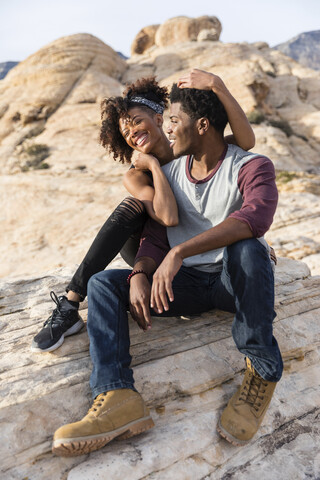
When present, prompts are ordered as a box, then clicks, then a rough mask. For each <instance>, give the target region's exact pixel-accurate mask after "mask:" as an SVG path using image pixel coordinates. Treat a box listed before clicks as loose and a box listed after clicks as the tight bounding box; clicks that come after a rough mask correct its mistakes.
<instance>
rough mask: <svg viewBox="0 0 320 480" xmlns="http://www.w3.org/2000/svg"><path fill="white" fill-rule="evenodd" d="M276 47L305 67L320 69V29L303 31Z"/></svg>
mask: <svg viewBox="0 0 320 480" xmlns="http://www.w3.org/2000/svg"><path fill="white" fill-rule="evenodd" d="M274 48H275V49H276V50H280V51H281V52H282V53H284V54H285V55H288V56H289V57H291V58H293V59H294V60H296V61H297V62H299V63H301V65H304V66H305V67H309V68H313V69H314V70H320V30H314V31H313V32H304V33H301V34H300V35H298V36H297V37H294V38H292V39H291V40H288V41H287V42H284V43H281V44H280V45H276V46H275V47H274Z"/></svg>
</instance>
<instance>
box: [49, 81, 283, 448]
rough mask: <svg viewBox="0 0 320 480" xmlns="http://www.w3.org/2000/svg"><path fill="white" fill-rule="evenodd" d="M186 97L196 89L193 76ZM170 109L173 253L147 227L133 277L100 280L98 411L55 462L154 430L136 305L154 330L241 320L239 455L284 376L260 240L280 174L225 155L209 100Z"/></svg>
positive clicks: (226, 419) (242, 154)
mask: <svg viewBox="0 0 320 480" xmlns="http://www.w3.org/2000/svg"><path fill="white" fill-rule="evenodd" d="M184 86H187V87H192V77H191V78H190V81H189V82H188V83H187V84H185V85H184ZM170 100H171V111H170V126H169V130H168V133H169V136H170V139H171V140H172V148H173V153H174V156H175V157H179V158H177V159H176V160H174V161H173V162H171V163H169V164H167V165H165V166H164V167H163V170H164V172H165V174H166V176H167V178H168V180H169V183H170V186H171V188H172V190H173V193H174V195H175V197H176V200H177V204H178V207H179V225H178V226H176V227H171V228H168V229H167V234H168V239H169V243H170V247H171V249H170V251H169V252H168V253H167V254H165V253H166V252H165V248H166V247H165V246H163V245H161V242H159V238H156V240H155V241H154V240H153V238H155V237H158V235H157V228H160V227H152V226H150V225H149V232H148V231H147V232H146V234H145V238H144V241H143V242H142V245H141V248H140V251H139V253H138V255H137V259H136V263H135V268H134V271H133V272H132V273H130V271H128V270H108V271H104V272H101V273H99V274H97V275H95V276H94V277H92V279H91V280H90V282H89V289H88V310H89V313H88V333H89V337H90V353H91V357H92V361H93V372H92V375H91V379H90V385H91V388H92V392H93V397H94V403H93V406H92V408H91V409H90V410H89V412H88V414H87V415H86V416H85V417H84V418H83V419H82V420H81V421H79V422H76V423H73V424H69V425H65V426H63V427H61V428H59V429H58V430H57V431H56V433H55V436H54V443H53V452H55V453H57V454H60V455H76V454H83V453H88V452H90V451H93V450H96V449H97V448H101V447H102V446H103V445H105V444H106V443H108V442H109V441H110V440H112V439H113V438H115V437H118V438H119V437H121V438H127V437H129V436H132V435H135V434H137V433H139V432H141V431H144V430H147V429H148V428H151V427H152V426H153V421H152V419H151V417H150V415H149V411H148V409H147V408H146V406H145V405H144V402H143V400H142V398H141V396H140V395H139V393H138V392H137V391H136V390H135V388H134V379H133V372H132V370H131V369H130V362H131V357H130V354H129V346H130V340H129V331H128V317H127V309H128V304H129V307H130V311H131V313H132V315H133V317H134V319H135V320H136V321H137V322H138V324H139V325H140V327H141V328H143V329H144V330H146V329H147V328H148V327H150V325H151V319H150V314H152V315H163V316H176V315H183V314H196V313H200V312H204V311H207V310H210V309H212V308H220V309H223V310H227V311H230V312H234V313H235V318H234V322H233V325H232V334H233V338H234V340H235V343H236V345H237V347H238V349H239V350H240V352H242V353H243V354H244V355H245V357H246V364H247V369H246V372H245V376H244V380H243V383H242V386H241V388H240V389H239V390H238V391H237V392H236V393H235V395H234V396H233V397H232V398H231V400H230V401H229V403H228V406H227V407H226V409H225V410H224V412H223V413H222V416H221V419H220V421H219V424H218V431H219V432H220V434H221V435H222V436H223V437H225V438H226V439H227V440H228V441H230V442H231V443H233V444H235V445H243V444H245V443H247V442H248V441H250V440H251V438H252V437H253V436H254V434H255V433H256V432H257V430H258V428H259V426H260V424H261V422H262V419H263V417H264V414H265V412H266V410H267V407H268V405H269V403H270V400H271V397H272V394H273V391H274V388H275V386H276V382H277V381H279V379H280V377H281V374H282V368H283V366H282V359H281V354H280V351H279V348H278V345H277V342H276V340H275V338H274V337H273V334H272V322H273V319H274V317H275V312H274V279H273V272H272V268H271V262H270V257H269V253H268V246H267V244H266V242H265V241H264V239H263V238H262V236H263V234H264V233H265V232H266V231H267V230H268V228H269V227H270V225H271V223H272V219H273V214H274V211H275V208H276V204H277V190H276V186H275V174H274V168H273V165H272V163H271V162H270V160H268V159H267V158H265V157H261V156H257V155H256V154H252V153H248V152H246V151H244V150H242V149H240V148H239V147H236V146H234V145H230V146H228V147H227V146H226V145H225V142H224V139H223V131H224V128H225V126H226V123H227V115H226V112H225V110H224V107H223V106H222V104H221V102H220V101H219V99H218V98H217V96H216V95H215V94H214V93H213V92H212V91H211V90H195V89H192V88H182V89H181V88H178V86H177V85H174V86H173V88H172V91H171V96H170ZM187 154H189V155H188V156H186V155H187ZM160 234H161V232H160ZM163 257H164V259H163V261H162V262H161V258H163ZM160 262H161V263H160ZM159 263H160V266H159V267H158V268H157V270H156V267H157V265H158V264H159ZM155 270H156V272H155V274H154V275H153V278H152V277H151V275H152V273H153V272H154V271H155ZM150 283H152V287H151V285H150ZM129 285H130V286H129ZM128 298H129V302H128ZM149 301H150V306H151V308H152V310H151V312H150V309H149Z"/></svg>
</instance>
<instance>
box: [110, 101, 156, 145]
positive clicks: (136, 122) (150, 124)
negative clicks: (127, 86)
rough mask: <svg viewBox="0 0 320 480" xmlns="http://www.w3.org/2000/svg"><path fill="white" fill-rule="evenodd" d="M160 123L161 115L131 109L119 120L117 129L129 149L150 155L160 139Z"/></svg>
mask: <svg viewBox="0 0 320 480" xmlns="http://www.w3.org/2000/svg"><path fill="white" fill-rule="evenodd" d="M162 123H163V117H162V115H160V114H158V113H153V112H152V111H151V110H150V113H149V111H146V110H145V109H144V108H140V107H133V108H130V110H129V111H128V115H127V117H123V118H120V120H119V128H120V132H121V134H122V136H123V138H124V139H125V141H126V142H127V144H128V145H129V147H131V148H133V149H134V150H138V151H139V152H142V153H152V151H153V148H154V147H155V145H156V144H157V142H158V141H159V140H160V139H161V138H162V134H163V130H162Z"/></svg>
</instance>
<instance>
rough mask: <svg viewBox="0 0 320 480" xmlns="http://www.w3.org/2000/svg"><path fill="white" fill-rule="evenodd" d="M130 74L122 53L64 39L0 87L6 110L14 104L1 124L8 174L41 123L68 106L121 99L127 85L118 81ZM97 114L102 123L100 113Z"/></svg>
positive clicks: (84, 38) (91, 41)
mask: <svg viewBox="0 0 320 480" xmlns="http://www.w3.org/2000/svg"><path fill="white" fill-rule="evenodd" d="M125 69H126V63H125V61H124V60H122V59H121V58H120V57H119V55H118V54H117V53H116V52H114V51H113V50H112V49H111V48H110V47H108V46H107V45H105V44H104V43H103V42H102V41H101V40H98V39H97V38H95V37H93V36H92V35H87V34H79V35H72V36H70V37H63V38H61V39H59V40H56V41H55V42H53V43H51V44H49V45H47V46H46V47H43V48H42V49H41V50H39V51H38V52H37V53H35V54H33V55H31V56H30V57H28V58H27V59H26V60H24V61H23V62H21V63H19V65H17V66H16V67H15V68H14V69H12V70H11V71H10V72H9V73H8V75H7V76H6V78H5V79H4V80H2V81H1V83H0V105H4V106H5V105H9V107H8V108H6V109H5V112H4V113H3V114H2V118H1V120H0V141H1V140H4V145H3V146H0V153H1V167H2V172H3V171H5V170H6V167H7V165H6V163H7V161H6V160H7V158H8V157H7V155H8V154H9V155H12V154H14V151H15V148H16V146H17V145H19V144H21V143H23V141H24V140H25V138H26V137H28V136H30V132H31V130H33V129H34V128H35V125H36V124H37V122H39V121H42V120H43V119H45V120H47V119H48V118H49V117H50V116H52V115H53V114H54V112H56V111H57V109H58V108H59V107H63V106H65V105H67V104H82V103H92V102H96V101H99V100H100V99H101V97H103V96H110V95H113V94H115V93H116V94H119V93H120V91H121V89H122V86H121V85H120V83H119V82H118V81H117V78H118V77H119V76H120V75H121V74H122V73H123V72H124V70H125ZM95 110H96V111H97V119H98V118H99V109H98V108H97V107H95ZM2 112H3V107H2ZM76 115H77V112H75V116H76Z"/></svg>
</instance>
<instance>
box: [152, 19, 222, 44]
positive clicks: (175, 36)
mask: <svg viewBox="0 0 320 480" xmlns="http://www.w3.org/2000/svg"><path fill="white" fill-rule="evenodd" d="M207 29H213V30H214V31H215V35H216V38H215V40H219V37H220V33H221V30H222V26H221V23H220V21H219V20H218V18H217V17H209V16H203V17H198V18H189V17H183V16H181V17H175V18H170V19H169V20H167V21H166V22H164V23H163V24H162V25H160V27H159V28H158V30H157V32H156V38H155V41H156V45H157V46H158V47H164V46H167V45H174V44H177V43H183V42H188V41H195V40H197V37H198V35H199V33H200V32H201V30H207Z"/></svg>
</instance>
